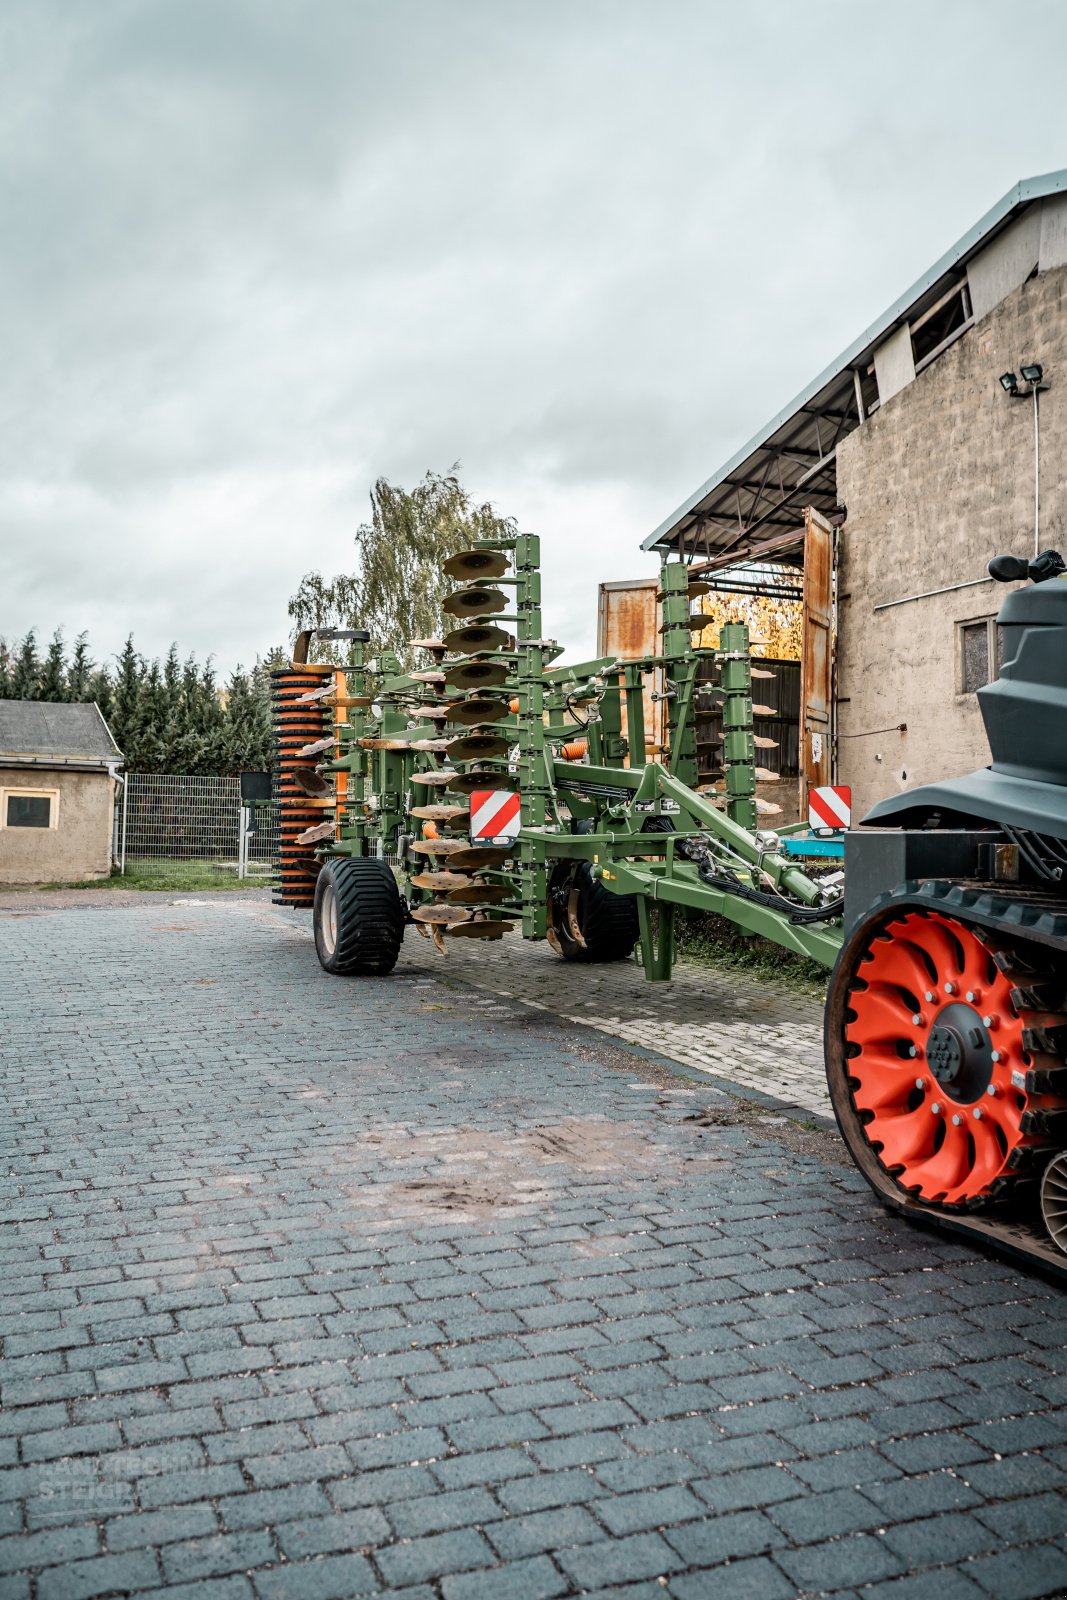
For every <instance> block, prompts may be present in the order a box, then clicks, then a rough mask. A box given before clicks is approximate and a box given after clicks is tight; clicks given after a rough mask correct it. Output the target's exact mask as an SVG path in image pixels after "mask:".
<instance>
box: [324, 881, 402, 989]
mask: <svg viewBox="0 0 1067 1600" xmlns="http://www.w3.org/2000/svg"><path fill="white" fill-rule="evenodd" d="M314 915H315V949H316V952H317V953H318V958H319V962H320V964H321V966H322V967H323V968H324V969H325V971H327V972H332V973H337V974H339V975H341V976H344V977H350V976H352V977H361V978H362V977H375V978H380V977H383V976H384V975H385V974H386V973H387V972H392V970H393V968H394V967H395V966H396V963H397V957H398V956H399V954H400V946H401V944H402V943H403V940H404V905H403V901H402V900H401V898H400V890H399V889H398V888H397V885H396V879H395V878H394V877H393V874H392V871H391V869H390V867H389V865H388V863H387V862H385V861H379V860H377V858H376V857H374V856H331V857H329V858H328V859H327V860H326V861H324V862H323V864H322V871H321V872H320V873H319V876H318V880H317V882H316V884H315V913H314Z"/></svg>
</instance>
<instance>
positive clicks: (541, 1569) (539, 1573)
mask: <svg viewBox="0 0 1067 1600" xmlns="http://www.w3.org/2000/svg"><path fill="white" fill-rule="evenodd" d="M569 1589H570V1584H569V1583H568V1581H567V1579H566V1578H565V1577H563V1575H562V1573H561V1572H560V1571H559V1569H558V1568H557V1567H555V1566H554V1565H553V1564H552V1562H551V1561H550V1560H549V1558H548V1557H547V1556H532V1557H530V1558H529V1559H528V1560H525V1561H509V1562H508V1563H507V1564H506V1565H505V1566H501V1567H492V1568H490V1570H489V1571H488V1572H465V1573H463V1574H462V1575H461V1576H458V1577H446V1578H444V1579H443V1580H442V1583H441V1594H442V1596H443V1597H444V1600H501V1596H503V1595H506V1596H507V1597H508V1600H553V1597H554V1596H555V1595H563V1594H566V1593H567V1591H568V1590H569Z"/></svg>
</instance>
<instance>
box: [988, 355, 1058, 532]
mask: <svg viewBox="0 0 1067 1600" xmlns="http://www.w3.org/2000/svg"><path fill="white" fill-rule="evenodd" d="M1019 371H1020V372H1021V373H1022V375H1023V383H1025V384H1026V385H1027V387H1026V388H1025V389H1024V388H1022V387H1021V386H1020V384H1019V380H1018V378H1017V377H1016V376H1015V374H1014V372H1002V373H1001V374H1000V387H1001V388H1002V389H1003V390H1004V392H1005V394H1010V395H1011V397H1012V399H1013V400H1028V399H1029V398H1030V396H1031V395H1033V397H1034V555H1035V556H1037V555H1040V553H1041V431H1040V425H1039V420H1038V399H1039V397H1040V396H1041V395H1042V394H1043V393H1044V391H1045V390H1046V389H1047V388H1048V384H1047V383H1045V381H1044V378H1045V369H1044V367H1043V366H1042V365H1041V363H1040V362H1039V361H1028V362H1026V364H1025V365H1024V366H1021V367H1020V368H1019Z"/></svg>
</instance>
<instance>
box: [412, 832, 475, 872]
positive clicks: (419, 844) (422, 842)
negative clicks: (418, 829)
mask: <svg viewBox="0 0 1067 1600" xmlns="http://www.w3.org/2000/svg"><path fill="white" fill-rule="evenodd" d="M408 849H409V850H412V851H414V853H415V854H416V855H419V856H454V855H458V854H459V852H460V851H461V850H466V849H467V841H466V840H465V839H416V840H415V841H414V842H413V843H412V844H410V845H409V846H408ZM467 865H468V863H467V862H464V863H463V866H464V868H466V866H467Z"/></svg>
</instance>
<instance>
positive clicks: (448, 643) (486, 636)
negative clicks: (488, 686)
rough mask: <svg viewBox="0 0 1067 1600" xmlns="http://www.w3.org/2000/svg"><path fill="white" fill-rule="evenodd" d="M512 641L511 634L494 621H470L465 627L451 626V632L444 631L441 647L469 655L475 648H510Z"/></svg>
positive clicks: (462, 654)
mask: <svg viewBox="0 0 1067 1600" xmlns="http://www.w3.org/2000/svg"><path fill="white" fill-rule="evenodd" d="M514 643H515V641H514V639H512V637H511V634H510V633H505V632H504V630H503V628H498V627H497V626H496V624H495V623H494V622H471V623H469V624H468V625H467V627H465V628H453V629H452V632H451V633H446V634H445V642H444V644H443V645H442V649H445V650H453V651H455V653H456V654H457V655H461V656H469V655H473V654H474V652H475V651H476V650H510V649H511V648H512V646H513V645H514Z"/></svg>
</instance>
